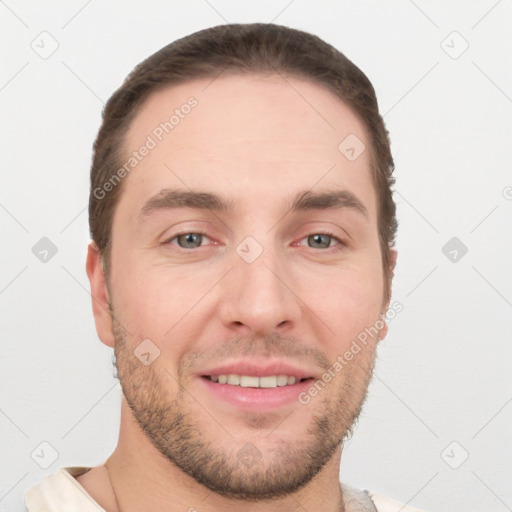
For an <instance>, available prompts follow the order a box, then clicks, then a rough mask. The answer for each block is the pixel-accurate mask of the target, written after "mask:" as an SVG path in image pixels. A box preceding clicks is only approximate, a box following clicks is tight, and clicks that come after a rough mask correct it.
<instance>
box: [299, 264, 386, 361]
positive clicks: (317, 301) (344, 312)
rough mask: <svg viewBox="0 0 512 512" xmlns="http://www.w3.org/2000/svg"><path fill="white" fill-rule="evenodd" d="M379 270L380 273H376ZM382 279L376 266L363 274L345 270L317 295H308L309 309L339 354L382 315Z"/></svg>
mask: <svg viewBox="0 0 512 512" xmlns="http://www.w3.org/2000/svg"><path fill="white" fill-rule="evenodd" d="M379 270H380V269H379ZM382 293H383V276H382V273H381V272H380V271H377V269H375V266H369V267H367V268H366V270H362V269H361V268H358V269H352V270H350V269H344V270H343V271H340V272H338V273H337V274H336V275H333V276H332V278H331V279H329V280H328V281H327V280H326V282H325V286H324V287H322V288H321V289H319V292H318V293H315V294H311V293H310V294H309V296H310V298H311V300H314V303H312V304H311V309H312V310H313V311H315V312H318V313H317V314H318V316H319V317H320V318H321V319H322V320H323V322H324V324H325V325H326V326H327V327H328V329H327V331H326V332H328V333H329V334H330V335H332V336H331V338H332V340H333V346H335V347H336V350H338V351H341V350H342V349H344V348H345V346H347V345H350V343H351V342H352V341H353V340H354V339H355V338H357V336H358V335H360V334H361V333H362V332H364V331H365V329H367V328H370V327H372V326H374V325H375V324H376V321H377V320H378V319H379V315H380V313H381V305H382Z"/></svg>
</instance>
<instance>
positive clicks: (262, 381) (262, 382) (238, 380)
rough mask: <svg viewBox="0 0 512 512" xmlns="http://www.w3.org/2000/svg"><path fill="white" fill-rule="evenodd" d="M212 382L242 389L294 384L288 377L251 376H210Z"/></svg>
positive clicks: (291, 378) (292, 379)
mask: <svg viewBox="0 0 512 512" xmlns="http://www.w3.org/2000/svg"><path fill="white" fill-rule="evenodd" d="M210 378H211V380H212V381H213V382H218V383H219V384H231V385H232V386H242V387H243V388H275V387H277V386H287V385H290V384H295V382H296V380H297V379H296V378H295V377H292V376H288V375H269V376H266V377H254V376H252V375H234V374H229V375H211V376H210Z"/></svg>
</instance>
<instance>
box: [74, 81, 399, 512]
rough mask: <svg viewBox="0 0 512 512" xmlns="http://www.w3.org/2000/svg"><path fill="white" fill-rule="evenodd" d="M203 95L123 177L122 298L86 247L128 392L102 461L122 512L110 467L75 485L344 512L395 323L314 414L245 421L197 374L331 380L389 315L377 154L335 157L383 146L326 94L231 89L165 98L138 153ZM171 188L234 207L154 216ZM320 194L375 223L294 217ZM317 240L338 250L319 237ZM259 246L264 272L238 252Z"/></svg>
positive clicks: (272, 84)
mask: <svg viewBox="0 0 512 512" xmlns="http://www.w3.org/2000/svg"><path fill="white" fill-rule="evenodd" d="M191 96H193V97H194V98H196V99H197V102H198V103H197V106H196V107H195V108H194V109H192V110H191V111H190V113H189V114H188V115H186V116H184V117H183V118H182V119H180V122H179V124H178V125H177V126H175V127H174V129H173V130H172V132H170V133H169V134H167V135H165V136H164V137H163V138H162V141H161V142H159V143H158V145H157V146H156V147H155V148H153V149H152V150H151V151H150V152H149V154H148V155H147V156H146V157H145V158H144V159H143V160H142V161H141V162H140V163H138V164H137V166H136V167H135V168H134V169H133V170H132V171H131V172H130V174H129V175H128V176H127V177H125V178H124V181H123V184H122V186H123V193H122V195H121V198H120V202H119V204H118V205H117V207H116V210H115V215H114V220H113V229H112V259H111V261H112V267H111V276H110V283H109V286H107V282H106V279H105V275H104V273H103V271H102V268H101V264H100V257H99V253H98V250H97V248H96V246H95V244H94V243H91V244H90V246H89V250H88V257H87V273H88V276H89V280H90V283H91V291H92V296H93V301H92V304H93V312H94V318H95V322H96V328H97V332H98V336H99V338H100V339H101V341H102V342H103V343H105V344H106V345H108V346H109V347H113V348H114V350H115V355H116V362H117V363H116V364H117V368H118V372H119V379H120V382H121V385H122V388H123V394H124V397H123V401H122V412H121V428H120V436H119V443H118V446H117V448H116V450H115V451H114V453H113V454H112V455H111V456H110V458H109V459H108V461H107V462H106V464H105V466H106V467H107V468H108V470H109V473H110V479H111V481H112V487H113V488H114V490H115V495H116V496H117V502H118V503H117V504H116V499H115V495H114V493H113V492H112V488H111V486H110V482H109V480H108V474H107V471H106V470H105V467H103V466H99V467H97V468H94V469H93V470H91V471H89V472H88V473H86V474H85V475H83V476H81V477H79V478H78V480H79V482H80V483H81V484H82V485H83V486H84V487H85V488H86V490H87V491H88V492H89V493H90V494H91V496H92V497H93V498H94V499H96V500H97V501H98V502H99V503H100V505H102V506H103V507H104V508H106V509H107V510H109V511H113V510H117V509H118V506H119V508H120V509H121V510H122V511H123V512H126V511H130V510H142V509H146V510H153V511H160V510H162V511H163V510H184V511H185V510H189V509H191V508H195V509H197V510H199V511H201V512H202V511H216V510H219V511H220V510H223V511H231V510H240V508H243V509H244V510H248V511H260V510H265V511H274V510H276V511H277V510H280V511H283V510H299V509H301V510H303V508H302V507H304V508H306V509H308V510H324V511H326V512H328V511H334V510H341V509H342V504H341V491H340V487H339V464H340V457H341V451H342V444H343V440H344V438H345V437H346V436H347V435H349V434H350V433H351V427H353V425H354V422H355V420H356V419H357V416H358V414H359V412H360V409H361V406H362V404H363V402H364V399H365V396H366V391H367V387H368V384H369V381H370V379H371V373H372V369H373V365H374V361H375V354H376V347H377V344H378V341H379V339H382V338H383V337H384V336H385V334H386V330H387V327H386V326H385V325H384V326H383V327H382V323H381V324H380V325H381V327H382V328H381V329H380V332H379V334H378V335H377V336H375V337H374V338H369V341H368V343H367V344H366V345H364V346H363V345H362V346H361V349H362V350H361V351H360V352H358V353H357V355H355V356H354V358H353V359H352V360H351V361H350V362H349V363H348V364H347V365H346V366H345V367H344V368H343V370H342V371H341V372H339V373H338V374H337V375H336V377H335V378H333V379H332V380H331V381H330V382H329V383H328V385H326V386H325V388H324V389H323V390H322V391H321V392H320V393H319V394H318V396H316V397H314V398H312V399H311V401H310V402H309V403H308V404H306V405H303V404H301V403H299V401H298V400H297V401H293V403H290V404H287V405H285V406H283V407H282V408H279V409H277V410H273V411H270V412H258V411H254V412H248V411H242V410H240V409H239V408H237V407H236V406H234V405H231V404H228V403H226V402H224V401H223V400H220V399H218V398H217V397H216V396H214V395H212V394H211V393H209V392H208V391H207V390H206V389H205V386H204V382H203V381H202V380H201V378H200V377H199V375H200V374H201V372H202V371H204V370H205V369H208V368H212V367H214V366H216V365H220V364H224V363H231V362H235V361H237V360H240V359H242V358H250V359H251V360H254V361H257V362H267V361H269V360H272V361H274V360H285V361H287V362H289V363H291V364H293V365H295V366H297V367H300V368H305V369H307V370H308V371H309V372H310V374H311V375H313V376H315V377H316V378H319V377H321V375H322V373H323V372H324V371H325V370H326V369H327V368H328V367H329V366H331V365H332V364H333V363H334V362H335V361H336V358H337V357H338V356H340V355H342V354H344V353H345V351H346V350H348V349H349V348H350V346H351V343H352V342H353V340H354V339H356V337H357V335H358V334H360V333H361V332H362V331H364V330H365V328H368V327H371V326H374V325H375V323H376V321H377V320H378V319H379V315H381V314H383V313H384V312H385V310H386V308H387V304H383V303H382V297H383V290H384V282H383V269H382V263H381V261H382V260H381V252H380V246H379V238H378V229H377V202H376V201H377V200H376V194H375V190H374V187H373V183H372V179H371V171H370V154H369V151H368V150H366V151H364V152H363V153H362V154H361V155H360V156H359V157H358V158H357V159H356V160H355V161H349V160H348V159H347V158H346V157H345V156H344V155H343V154H342V153H341V152H340V151H339V150H338V145H339V144H340V142H341V141H343V140H344V139H345V137H347V136H348V135H349V134H356V135H357V137H358V138H359V139H360V140H361V141H362V142H363V143H364V144H365V145H366V148H368V147H369V146H370V144H371V142H370V141H369V140H368V135H367V131H366V129H365V127H364V124H363V123H362V122H361V121H360V120H359V119H358V117H357V116H356V115H355V114H354V113H353V112H352V111H351V110H350V109H349V108H348V107H347V106H346V105H345V104H344V103H342V102H341V101H340V100H339V99H337V98H336V97H335V96H333V95H332V94H331V93H330V92H328V91H327V90H325V89H323V88H322V87H320V86H318V85H316V84H313V83H310V82H308V81H305V80H302V79H298V78H294V77H286V80H285V79H283V77H281V76H277V75H270V76H263V75H245V76H221V77H219V78H217V79H216V80H214V81H213V82H212V80H211V79H209V80H197V81H192V82H187V83H186V84H181V85H178V86H172V87H167V88H164V89H163V90H161V91H159V92H157V93H153V94H152V95H151V96H150V97H149V99H148V100H147V101H146V103H145V104H144V105H143V106H142V108H141V110H140V111H139V113H138V115H137V116H136V118H135V120H134V122H133V123H132V125H131V127H130V130H129V133H128V137H127V141H126V147H125V149H126V152H127V155H128V154H129V153H130V152H131V151H134V150H136V149H137V148H139V147H140V146H141V145H142V144H144V141H145V140H147V136H148V134H151V133H152V132H153V130H154V129H155V127H157V126H158V125H159V124H160V123H161V122H162V121H164V120H166V119H168V118H169V115H170V113H172V112H173V110H174V109H176V108H179V107H180V106H181V105H183V104H185V103H186V102H187V99H188V98H190V97H191ZM305 100H306V101H305ZM176 188H179V189H182V190H187V191H190V190H193V191H201V192H211V193H215V194H218V195H220V196H223V197H225V198H226V199H228V200H229V201H231V202H232V205H233V210H232V211H231V212H216V211H212V210H208V209H206V210H199V209H192V208H172V209H158V210H154V211H152V212H150V213H149V214H147V215H141V209H142V208H143V206H144V204H145V203H146V202H147V201H148V199H150V198H151V197H153V196H155V194H158V193H159V192H160V191H161V190H164V189H176ZM307 190H309V191H312V192H320V191H322V192H324V191H332V190H347V191H349V192H351V193H352V194H353V195H354V196H355V197H357V198H358V200H359V201H360V202H361V203H362V204H363V205H364V207H365V209H366V212H367V213H366V215H363V214H362V213H361V212H360V211H357V210H356V209H354V208H341V209H332V210H323V209H314V210H310V211H300V212H293V211H290V210H289V204H290V201H291V198H292V197H294V196H295V195H296V194H298V193H300V192H303V191H307ZM184 233H201V234H203V235H205V236H204V237H203V238H202V239H201V238H200V237H199V238H198V237H196V238H195V240H196V241H198V240H199V243H198V244H196V245H193V244H191V243H190V240H191V239H187V238H186V237H181V238H177V236H178V235H180V234H184ZM322 233H332V236H333V238H329V235H326V236H324V237H321V238H320V241H318V238H315V237H314V236H313V235H318V234H322ZM249 236H250V237H252V238H253V239H254V240H256V241H257V243H258V244H259V246H260V247H261V248H262V249H263V252H262V253H261V255H260V256H259V257H258V258H257V259H256V260H255V261H254V262H252V263H247V262H246V261H244V259H243V258H242V257H241V256H240V255H239V253H237V251H236V248H237V246H239V244H240V243H241V242H242V241H244V239H245V238H246V237H249ZM187 242H188V244H189V245H188V246H187V245H186V244H187ZM180 243H181V244H184V245H185V247H184V248H183V247H180V245H179V244H180ZM199 244H200V245H199ZM391 256H392V257H391V262H392V266H394V263H395V260H396V253H395V251H394V250H393V251H392V255H391ZM109 306H110V307H111V310H109ZM145 339H149V340H151V343H153V344H154V346H155V347H158V349H159V351H160V355H159V357H157V358H156V359H155V360H154V361H153V362H152V363H151V364H149V365H148V366H146V365H144V364H142V363H141V361H140V360H139V359H138V358H137V357H135V355H134V350H136V348H137V346H138V345H139V344H140V343H141V342H142V341H143V340H145ZM152 346H153V345H152ZM247 446H250V447H251V449H254V448H255V449H256V453H257V454H258V455H257V456H256V457H254V458H253V460H252V461H251V462H250V463H247V459H242V458H241V456H240V454H241V453H244V451H243V450H247ZM244 447H245V448H244ZM253 447H254V448H253Z"/></svg>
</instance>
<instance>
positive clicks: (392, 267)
mask: <svg viewBox="0 0 512 512" xmlns="http://www.w3.org/2000/svg"><path fill="white" fill-rule="evenodd" d="M397 258H398V252H397V250H396V249H392V248H391V249H389V276H390V277H389V289H391V283H392V281H393V274H394V272H395V266H396V260H397ZM390 300H391V298H390ZM390 300H389V301H388V302H387V304H385V307H384V309H383V314H385V313H386V311H387V310H388V308H389V302H390ZM387 334H388V324H387V323H386V322H384V327H383V328H382V329H381V330H380V332H379V341H380V340H383V339H384V338H385V337H386V335H387Z"/></svg>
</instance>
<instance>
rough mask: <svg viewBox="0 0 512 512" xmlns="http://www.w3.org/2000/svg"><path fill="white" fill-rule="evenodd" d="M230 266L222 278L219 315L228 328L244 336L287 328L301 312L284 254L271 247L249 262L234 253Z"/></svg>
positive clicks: (294, 322)
mask: <svg viewBox="0 0 512 512" xmlns="http://www.w3.org/2000/svg"><path fill="white" fill-rule="evenodd" d="M232 263H233V265H232V269H231V271H230V272H229V274H228V275H227V276H226V279H223V281H222V297H221V298H220V301H219V302H220V305H219V308H220V319H221V321H222V323H223V324H224V325H225V326H226V327H227V328H229V329H231V330H235V331H236V332H237V333H238V334H243V335H247V336H251V335H252V336H265V335H268V334H269V333H271V332H273V331H275V330H276V329H278V330H279V331H281V332H284V331H285V330H289V329H290V328H292V327H293V326H295V325H296V324H297V321H298V319H299V317H300V314H301V307H300V299H299V298H298V297H297V295H295V293H294V292H293V288H294V282H293V276H292V273H291V272H290V270H289V267H288V269H287V266H286V261H284V256H275V254H274V253H271V252H270V251H266V250H263V253H262V254H261V255H260V256H259V257H258V258H257V259H256V260H255V261H252V262H248V261H246V260H244V258H243V257H241V256H240V255H239V254H237V253H234V254H233V261H232Z"/></svg>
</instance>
